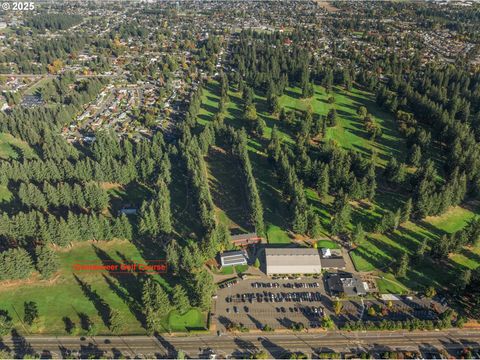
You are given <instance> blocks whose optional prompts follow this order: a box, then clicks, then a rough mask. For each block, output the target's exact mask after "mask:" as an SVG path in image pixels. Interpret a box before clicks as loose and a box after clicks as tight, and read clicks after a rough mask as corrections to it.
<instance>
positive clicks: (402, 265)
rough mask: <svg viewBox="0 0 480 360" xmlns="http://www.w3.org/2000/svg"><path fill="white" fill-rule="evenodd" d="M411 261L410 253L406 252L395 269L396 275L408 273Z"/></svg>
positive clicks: (401, 275)
mask: <svg viewBox="0 0 480 360" xmlns="http://www.w3.org/2000/svg"><path fill="white" fill-rule="evenodd" d="M409 262H410V259H409V257H408V254H407V253H406V252H404V253H403V254H402V256H401V257H400V259H399V261H398V264H397V268H396V270H395V276H398V277H405V275H407V270H408V265H409Z"/></svg>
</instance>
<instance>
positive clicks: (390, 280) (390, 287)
mask: <svg viewBox="0 0 480 360" xmlns="http://www.w3.org/2000/svg"><path fill="white" fill-rule="evenodd" d="M377 286H378V291H379V292H380V293H381V294H406V293H408V289H407V288H405V286H403V285H402V284H400V283H399V282H398V281H397V280H395V278H394V277H393V276H391V275H387V276H382V277H381V278H379V279H378V280H377Z"/></svg>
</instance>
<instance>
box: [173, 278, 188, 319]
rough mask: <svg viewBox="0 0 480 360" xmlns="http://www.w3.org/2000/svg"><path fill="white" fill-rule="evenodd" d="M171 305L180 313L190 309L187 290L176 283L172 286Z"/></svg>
mask: <svg viewBox="0 0 480 360" xmlns="http://www.w3.org/2000/svg"><path fill="white" fill-rule="evenodd" d="M172 297H173V299H172V300H173V305H174V306H175V308H176V309H177V310H178V312H179V313H180V314H184V313H185V312H186V311H187V310H188V309H190V301H189V300H188V296H187V292H186V291H185V289H184V288H183V287H182V286H181V285H179V284H177V285H175V286H174V287H173V296H172Z"/></svg>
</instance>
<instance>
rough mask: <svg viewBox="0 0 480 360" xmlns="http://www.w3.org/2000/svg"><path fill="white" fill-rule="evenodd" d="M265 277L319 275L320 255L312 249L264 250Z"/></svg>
mask: <svg viewBox="0 0 480 360" xmlns="http://www.w3.org/2000/svg"><path fill="white" fill-rule="evenodd" d="M265 258H266V264H267V275H274V274H278V275H280V274H320V273H321V272H322V265H321V262H320V254H319V252H318V250H317V249H313V248H279V249H276V248H270V249H265Z"/></svg>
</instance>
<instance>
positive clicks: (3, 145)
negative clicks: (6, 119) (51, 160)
mask: <svg viewBox="0 0 480 360" xmlns="http://www.w3.org/2000/svg"><path fill="white" fill-rule="evenodd" d="M21 157H23V158H25V159H34V158H36V157H37V154H36V153H35V151H34V150H33V149H32V148H31V147H30V146H29V145H28V144H27V143H26V142H24V141H22V140H20V139H17V138H16V137H14V136H12V135H10V134H7V133H0V159H3V160H8V159H20V158H21Z"/></svg>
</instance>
